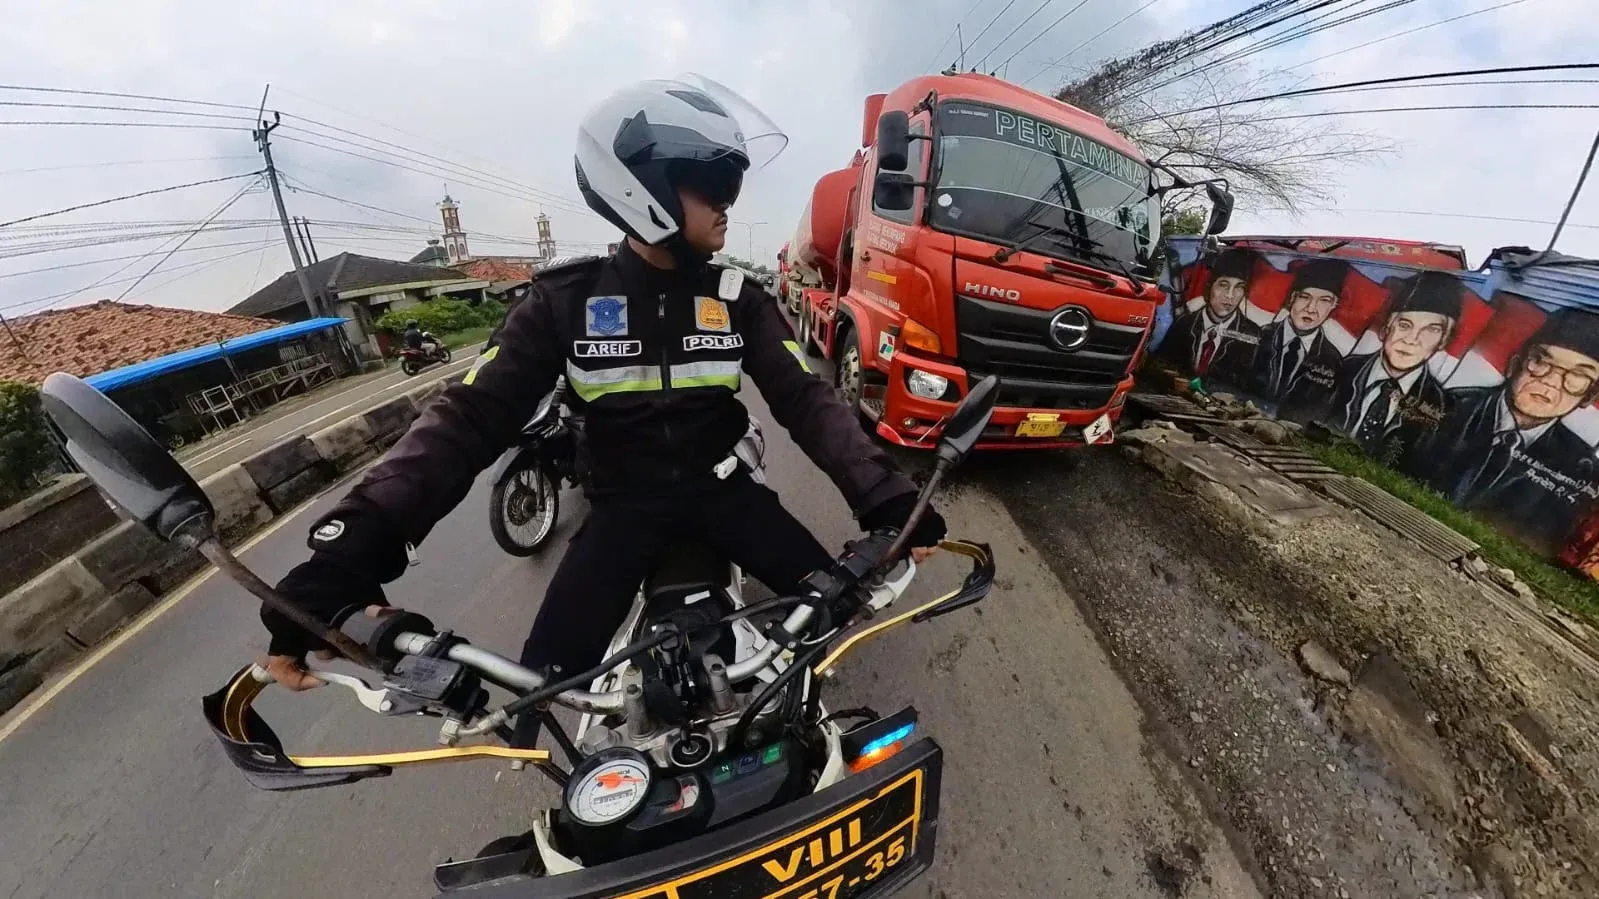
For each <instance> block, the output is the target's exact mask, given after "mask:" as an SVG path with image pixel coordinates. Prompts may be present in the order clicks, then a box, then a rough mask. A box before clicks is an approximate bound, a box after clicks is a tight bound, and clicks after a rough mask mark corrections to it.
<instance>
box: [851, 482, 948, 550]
mask: <svg viewBox="0 0 1599 899" xmlns="http://www.w3.org/2000/svg"><path fill="white" fill-rule="evenodd" d="M914 508H916V494H914V493H902V494H900V495H899V496H895V497H892V498H890V499H887V500H884V501H883V502H881V503H878V504H877V505H876V506H874V507H872V508H870V509H868V510H866V511H865V512H863V513H861V527H863V528H865V529H866V530H868V531H875V530H878V529H879V528H894V529H895V530H903V529H904V527H905V521H906V519H908V518H910V517H911V510H912V509H914ZM946 532H947V528H946V527H945V525H944V516H942V515H940V514H938V510H937V509H935V508H933V507H932V506H928V507H927V511H926V512H923V513H922V520H921V521H919V522H917V523H916V530H915V531H914V532H912V533H911V539H910V543H909V544H908V545H909V546H910V547H911V548H913V549H918V548H921V547H926V546H937V545H938V541H940V540H942V539H944V534H945V533H946Z"/></svg>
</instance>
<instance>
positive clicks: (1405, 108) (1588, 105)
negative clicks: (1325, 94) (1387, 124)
mask: <svg viewBox="0 0 1599 899" xmlns="http://www.w3.org/2000/svg"><path fill="white" fill-rule="evenodd" d="M1469 109H1599V103H1477V104H1464V105H1459V106H1390V107H1382V108H1377V109H1331V110H1327V111H1325V112H1302V113H1296V114H1294V115H1279V116H1267V117H1266V118H1260V119H1250V120H1249V121H1250V123H1251V124H1253V123H1255V122H1286V121H1288V120H1290V119H1319V118H1323V117H1325V116H1335V115H1362V114H1365V113H1373V112H1447V111H1450V110H1469Z"/></svg>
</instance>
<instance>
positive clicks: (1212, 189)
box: [1205, 181, 1233, 234]
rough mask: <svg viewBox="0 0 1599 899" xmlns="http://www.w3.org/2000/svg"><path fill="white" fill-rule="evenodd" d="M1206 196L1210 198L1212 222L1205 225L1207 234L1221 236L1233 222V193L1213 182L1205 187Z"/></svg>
mask: <svg viewBox="0 0 1599 899" xmlns="http://www.w3.org/2000/svg"><path fill="white" fill-rule="evenodd" d="M1205 194H1206V195H1207V196H1208V197H1210V221H1209V222H1208V223H1206V225H1205V233H1206V234H1220V233H1222V232H1223V231H1226V230H1227V225H1228V223H1230V222H1231V221H1232V220H1233V193H1232V191H1230V190H1228V189H1227V188H1225V187H1222V186H1221V185H1220V184H1217V183H1215V182H1214V181H1213V182H1211V183H1209V184H1206V185H1205Z"/></svg>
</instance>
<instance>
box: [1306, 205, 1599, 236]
mask: <svg viewBox="0 0 1599 899" xmlns="http://www.w3.org/2000/svg"><path fill="white" fill-rule="evenodd" d="M1326 211H1327V212H1333V213H1337V214H1340V215H1342V214H1345V213H1350V212H1358V213H1362V214H1365V215H1413V216H1423V217H1429V218H1446V219H1468V220H1475V221H1483V222H1510V223H1512V224H1517V225H1553V224H1556V223H1555V222H1553V221H1550V220H1548V219H1524V218H1514V217H1511V216H1504V215H1475V214H1469V213H1464V212H1421V211H1418V210H1414V209H1353V208H1350V207H1347V206H1339V207H1336V208H1334V209H1329V210H1326ZM1566 227H1567V228H1582V229H1584V230H1587V231H1599V225H1579V224H1577V223H1576V222H1567V223H1566Z"/></svg>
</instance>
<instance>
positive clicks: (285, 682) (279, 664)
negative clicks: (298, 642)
mask: <svg viewBox="0 0 1599 899" xmlns="http://www.w3.org/2000/svg"><path fill="white" fill-rule="evenodd" d="M392 611H393V610H392V609H390V608H389V607H388V606H376V605H374V606H367V607H366V610H365V614H366V616H367V617H368V618H381V617H383V616H384V615H387V614H389V613H390V612H392ZM313 654H314V655H315V656H316V657H317V658H318V659H320V660H322V661H324V662H325V661H327V660H329V659H335V658H338V653H336V652H333V651H332V650H330V649H318V650H316V651H315V652H314V653H313ZM255 663H256V664H257V665H259V666H260V667H261V668H262V669H264V670H265V671H266V673H267V674H270V675H271V676H272V679H273V680H274V681H276V682H277V683H278V685H279V686H281V687H284V688H286V689H289V690H292V691H294V692H295V693H300V692H302V691H305V690H310V689H313V688H315V687H320V686H322V684H323V681H322V680H321V679H319V678H318V677H317V676H316V675H315V674H313V673H312V672H311V671H309V670H307V669H306V667H305V657H304V656H303V655H268V656H262V657H260V658H257V659H256V660H255Z"/></svg>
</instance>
